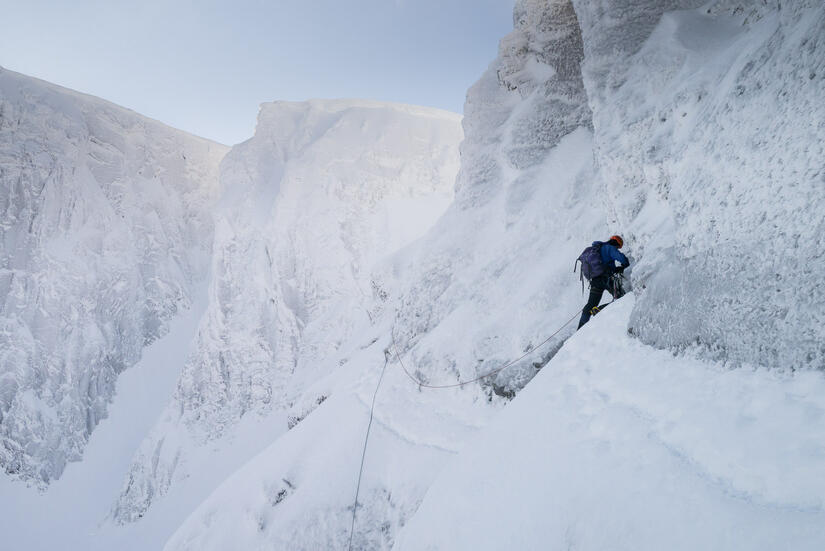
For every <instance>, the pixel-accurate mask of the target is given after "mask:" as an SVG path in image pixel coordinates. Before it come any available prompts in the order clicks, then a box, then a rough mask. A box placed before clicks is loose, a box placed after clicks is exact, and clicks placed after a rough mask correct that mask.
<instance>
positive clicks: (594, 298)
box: [579, 275, 616, 329]
mask: <svg viewBox="0 0 825 551" xmlns="http://www.w3.org/2000/svg"><path fill="white" fill-rule="evenodd" d="M605 291H607V292H608V293H610V294H611V295H612V296H614V297H615V296H616V294H615V293H614V291H613V282H612V278H611V277H610V276H608V275H602V276H599V277H594V278H593V279H591V280H590V297H588V299H587V304H585V305H584V308H582V317H581V318H580V319H579V329H581V326H582V325H584V324H585V323H587V322H588V321H590V310H591V309H592V308H593V307H594V306H598V305H599V302H601V300H602V295H603V294H604V292H605Z"/></svg>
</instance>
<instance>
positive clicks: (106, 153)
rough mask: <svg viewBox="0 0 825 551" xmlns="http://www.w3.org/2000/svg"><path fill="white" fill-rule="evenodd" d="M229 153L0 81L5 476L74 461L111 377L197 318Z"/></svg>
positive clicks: (87, 103)
mask: <svg viewBox="0 0 825 551" xmlns="http://www.w3.org/2000/svg"><path fill="white" fill-rule="evenodd" d="M226 150H227V148H226V147H225V146H222V145H219V144H216V143H212V142H210V141H208V140H204V139H201V138H197V137H195V136H191V135H188V134H186V133H184V132H181V131H179V130H175V129H172V128H169V127H167V126H164V125H162V124H160V123H158V122H156V121H153V120H150V119H147V118H145V117H142V116H140V115H138V114H136V113H133V112H131V111H128V110H126V109H123V108H121V107H118V106H116V105H113V104H111V103H108V102H105V101H103V100H100V99H98V98H94V97H91V96H86V95H83V94H79V93H77V92H73V91H71V90H67V89H64V88H60V87H58V86H55V85H52V84H49V83H46V82H42V81H39V80H37V79H33V78H30V77H26V76H23V75H20V74H17V73H13V72H11V71H7V70H5V69H2V68H0V466H2V468H3V470H4V471H5V472H6V473H7V474H10V475H14V476H18V477H21V478H23V479H25V480H28V481H32V482H34V483H38V484H45V483H47V482H49V481H50V480H53V479H55V478H57V477H58V476H60V474H61V472H62V471H63V469H64V467H65V465H66V463H67V462H68V461H77V460H79V459H80V458H81V455H82V453H83V448H84V445H85V443H86V441H87V440H88V438H89V435H90V434H91V433H92V431H93V430H94V428H95V426H96V425H97V424H98V422H99V421H100V420H101V419H103V418H104V417H105V416H106V410H107V404H108V403H109V401H110V400H111V398H112V395H113V393H114V388H115V382H116V378H117V376H118V374H119V373H120V372H122V371H123V370H124V369H126V368H127V367H130V366H131V365H133V364H134V363H135V362H136V361H137V360H138V359H139V358H140V354H141V349H142V348H143V346H144V345H146V344H148V343H150V342H152V341H153V340H154V339H156V338H158V337H159V336H160V335H162V334H163V333H164V332H165V323H166V321H167V320H168V319H170V318H171V317H172V316H174V315H175V314H176V313H178V312H180V311H181V310H185V309H186V308H188V307H189V306H190V304H191V294H192V288H193V285H194V284H195V283H196V281H197V280H199V279H201V278H203V277H204V273H205V271H206V268H207V267H208V264H207V261H208V258H209V251H210V246H211V243H212V216H211V210H212V208H213V206H214V204H215V201H216V199H217V183H218V182H217V169H218V163H219V161H220V159H221V157H222V156H223V155H224V153H226Z"/></svg>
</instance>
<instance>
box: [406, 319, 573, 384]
mask: <svg viewBox="0 0 825 551" xmlns="http://www.w3.org/2000/svg"><path fill="white" fill-rule="evenodd" d="M579 315H581V312H580V311H577V312H576V313H575V314H573V317H571V318H570V319H569V320H567V321H566V322H564V324H563V325H562V326H561V327H559V328H558V329H557V330H556V331H555V332H554V333H553V334H552V335H550V336H549V337H547V338H546V339H544V340H543V341H541V342H540V343H539V344H538V345H537V346H535V347H534V348H531V349H530V350H528V351H527V352H525V353H524V354H522V355H521V356H519V357H518V358H516V359H515V360H512V361H509V362H507V363H506V364H504V365H502V366H501V367H497V368H495V369H493V370H492V371H490V372H489V373H485V374H484V375H480V376H478V377H476V378H475V379H470V380H469V381H461V382H458V383H452V384H449V385H429V384H427V383H425V382H423V381H421V380H420V379H418V378H417V377H415V376H414V375H413V374H412V373H410V372H409V371H408V370H407V366H405V365H404V362H403V361H402V360H401V355H400V354H399V353H398V346H397V345H396V344H395V334H394V333H392V332H391V333H390V336H391V338H392V349H393V352H395V357H396V358H397V359H398V363H399V364H400V365H401V369H403V370H404V373H405V374H406V375H407V377H409V379H410V380H411V381H413V382H414V383H415V384H417V385H418V386H420V387H424V388H454V387H457V386H464V385H468V384H470V383H474V382H476V381H480V380H481V379H486V378H487V377H492V376H493V375H496V374H497V373H500V372H502V371H504V370H505V369H507V368H508V367H511V366H513V365H515V364H517V363H518V362H520V361H521V360H523V359H524V358H526V357H527V356H529V355H531V354H532V353H533V352H535V351H536V350H538V349H539V348H541V347H542V346H544V345H545V344H547V343H548V342H550V340H551V339H552V338H553V337H555V336H556V335H558V334H559V333H561V331H562V329H564V328H565V327H567V325H568V324H569V323H570V322H571V321H573V320H574V319H576V318H577V317H578V316H579Z"/></svg>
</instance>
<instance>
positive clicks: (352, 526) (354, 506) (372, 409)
mask: <svg viewBox="0 0 825 551" xmlns="http://www.w3.org/2000/svg"><path fill="white" fill-rule="evenodd" d="M579 315H580V312H576V313H575V314H573V317H571V318H570V319H569V320H567V321H566V322H564V324H563V325H562V326H561V327H559V328H558V329H557V330H556V331H555V332H553V334H552V335H550V336H549V337H547V338H546V339H544V340H543V341H542V342H540V343H539V344H538V345H537V346H535V347H534V348H531V349H530V350H528V351H527V352H525V353H524V354H522V355H521V356H519V357H518V358H516V359H515V360H512V361H510V362H507V363H506V364H504V365H502V366H501V367H497V368H496V369H494V370H492V371H490V372H489V373H485V374H484V375H481V376H479V377H476V378H475V379H471V380H469V381H463V382H458V383H453V384H449V385H428V384H426V383H424V382H422V381H421V380H419V379H417V378H416V377H415V376H414V375H412V374H411V373H410V372H409V371H407V367H406V366H405V365H404V362H403V361H402V360H401V355H400V354H399V353H398V346H397V345H396V344H395V333H394V332H393V331H391V332H390V337H391V338H392V348H393V352H395V357H396V358H397V359H398V363H399V364H400V365H401V368H402V369H403V370H404V373H405V374H406V375H407V377H409V378H410V380H412V381H413V382H414V383H415V384H417V385H418V386H419V387H424V388H453V387H457V386H464V385H468V384H470V383H474V382H476V381H480V380H481V379H485V378H487V377H490V376H492V375H495V374H496V373H500V372H502V371H504V370H505V369H507V368H508V367H510V366H512V365H515V364H516V363H518V362H520V361H521V360H523V359H524V358H526V357H527V356H529V355H530V354H532V353H534V352H535V351H536V350H538V349H539V348H541V347H542V346H544V345H545V344H547V343H548V342H550V340H551V339H552V338H553V337H555V336H556V335H558V334H559V333H561V331H562V329H564V328H565V327H567V325H568V324H569V323H570V322H571V321H573V320H574V319H576V317H577V316H579ZM388 363H389V353H388V351H386V350H385V351H384V367H382V368H381V376H380V377H378V384H377V385H375V391H374V392H373V393H372V404H371V405H370V420H369V423H367V433H366V435H364V448H363V450H361V466H360V467H359V469H358V483H357V484H356V485H355V500H354V501H353V503H352V522H351V523H350V528H349V545H348V547H347V548H348V549H349V551H352V537H353V535H354V534H355V515H356V512H357V511H358V495H359V494H360V492H361V477H362V475H363V474H364V459H365V458H366V456H367V442H369V439H370V429H371V428H372V419H373V417H374V415H375V398H376V396H378V389H379V388H381V381H383V380H384V372H385V371H386V370H387V364H388Z"/></svg>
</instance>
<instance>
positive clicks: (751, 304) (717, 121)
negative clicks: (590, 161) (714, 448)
mask: <svg viewBox="0 0 825 551" xmlns="http://www.w3.org/2000/svg"><path fill="white" fill-rule="evenodd" d="M574 3H575V5H576V9H577V13H578V14H579V19H580V21H581V22H582V33H583V36H584V38H585V44H586V47H585V52H586V54H587V55H586V56H585V64H584V65H585V71H584V74H585V84H586V86H587V89H588V93H589V95H590V98H591V107H592V109H593V116H594V127H595V129H596V134H595V140H596V152H597V154H596V161H597V163H598V166H599V178H600V180H601V181H603V182H604V185H605V189H606V193H607V194H608V195H609V197H610V198H611V204H612V206H613V208H614V209H615V210H614V212H615V217H616V219H617V220H618V221H619V227H621V228H623V231H625V234H626V237H627V241H628V242H629V243H630V244H631V246H632V247H634V249H635V250H636V255H637V257H639V259H640V262H639V265H638V268H637V270H636V272H635V274H636V277H637V279H638V283H640V284H641V286H639V287H638V290H639V300H638V302H637V305H636V309H635V311H634V314H633V316H632V318H631V325H632V327H633V330H634V332H635V333H636V334H637V335H639V336H640V337H641V338H642V339H643V340H644V341H646V342H649V343H653V344H655V345H657V346H664V347H670V348H674V349H684V348H688V347H698V349H699V350H702V351H703V352H704V353H705V354H707V355H708V357H710V358H714V359H718V360H722V361H726V362H730V363H731V364H732V365H737V364H742V363H751V364H760V365H764V366H768V367H778V368H783V369H787V368H791V369H795V368H808V367H816V368H819V369H822V368H825V348H823V345H822V343H823V342H825V313H823V311H822V308H821V307H820V305H821V304H822V297H823V295H822V293H823V291H822V289H823V288H825V271H823V270H822V269H820V266H821V264H822V262H823V258H825V252H823V246H822V245H823V243H825V240H824V239H823V231H824V230H825V225H823V224H825V223H824V222H823V217H822V212H823V209H825V194H823V192H822V190H823V184H825V160H823V159H825V155H823V153H825V149H823V143H825V122H823V121H825V102H823V101H822V98H823V97H825V56H824V55H823V48H825V9H823V5H822V3H821V2H815V1H799V2H782V3H779V2H759V3H756V2H753V3H751V2H737V1H732V0H731V1H720V2H712V3H710V4H707V5H705V3H703V2H698V3H699V4H703V5H704V7H703V8H702V9H699V10H687V9H685V10H682V11H670V12H667V13H664V15H662V13H663V12H664V11H665V10H667V9H670V8H674V7H682V8H687V7H690V6H691V5H695V4H697V3H694V2H673V3H662V2H652V3H648V4H650V5H646V4H645V3H644V2H641V3H640V2H623V1H614V2H596V3H594V2H589V1H582V2H574ZM653 4H655V6H653ZM631 30H632V32H630V31H631Z"/></svg>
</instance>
